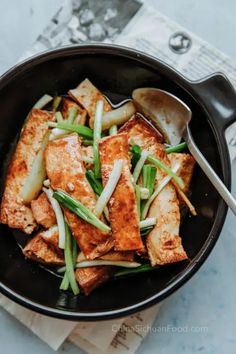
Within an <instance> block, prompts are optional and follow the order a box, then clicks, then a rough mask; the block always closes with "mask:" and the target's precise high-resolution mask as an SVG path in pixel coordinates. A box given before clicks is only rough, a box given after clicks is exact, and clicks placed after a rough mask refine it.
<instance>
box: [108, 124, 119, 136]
mask: <svg viewBox="0 0 236 354" xmlns="http://www.w3.org/2000/svg"><path fill="white" fill-rule="evenodd" d="M117 133H118V129H117V125H113V126H112V127H111V128H110V129H109V135H116V134H117Z"/></svg>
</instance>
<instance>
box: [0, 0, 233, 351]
mask: <svg viewBox="0 0 236 354" xmlns="http://www.w3.org/2000/svg"><path fill="white" fill-rule="evenodd" d="M59 1H60V0H40V1H37V0H21V1H19V0H0V38H1V40H0V73H2V72H3V71H5V70H6V69H7V68H9V67H10V66H11V65H13V64H14V63H15V62H16V60H17V59H18V57H19V56H20V55H21V54H22V52H23V51H24V50H25V49H26V48H27V47H28V46H30V44H31V43H32V42H33V41H34V39H35V37H36V36H37V33H38V31H40V30H41V29H42V28H43V27H44V26H45V24H46V23H47V21H48V19H49V18H50V17H51V15H52V14H53V13H54V11H55V9H56V8H57V6H58V2H59ZM124 1H125V0H124ZM147 2H148V3H149V4H152V5H154V6H156V7H157V8H158V9H159V11H162V12H163V13H164V14H166V15H167V16H169V17H171V18H172V19H174V20H176V21H177V22H179V23H180V24H181V25H183V26H185V27H187V28H188V29H190V30H192V31H193V32H195V33H196V34H198V35H199V36H201V37H202V38H203V39H205V40H207V41H209V42H211V43H212V44H214V45H215V46H216V47H217V48H218V49H220V50H222V51H225V52H226V53H227V54H229V55H231V56H233V57H234V58H236V46H235V44H234V43H235V30H236V24H235V13H236V2H235V0H225V1H224V2H222V1H220V0H204V1H203V0H202V1H201V0H178V1H174V0H147ZM233 180H236V163H234V164H233ZM233 192H234V194H236V183H234V184H233ZM235 230H236V218H235V217H233V215H232V214H231V212H229V214H228V217H227V221H226V223H225V226H224V228H223V231H222V235H221V237H220V239H219V241H218V243H217V245H216V247H215V248H214V250H213V252H212V253H211V255H210V256H209V258H208V259H207V261H206V262H205V264H204V265H203V266H202V268H201V269H200V271H199V272H198V273H197V274H196V275H195V276H194V277H193V278H192V279H191V280H190V281H189V282H188V283H187V284H186V285H185V286H183V287H182V288H181V289H180V290H178V291H177V292H176V293H175V294H174V295H172V296H171V297H169V298H168V299H167V300H166V301H165V303H164V304H163V306H162V308H161V312H160V315H159V316H158V318H157V320H156V322H155V325H154V328H153V331H152V332H151V333H149V335H148V336H147V337H146V339H145V340H144V342H143V344H142V346H141V347H140V348H139V350H138V354H146V353H148V354H154V353H155V354H196V353H201V354H222V353H224V354H234V353H235V352H236V339H235V327H236V306H235V299H236V285H235V284H236V283H235V274H236V261H235V259H236V257H235V255H236V232H235ZM160 327H163V330H162V331H160ZM0 345H1V351H0V352H1V353H6V354H15V353H17V354H23V353H25V351H26V350H27V352H30V353H34V354H42V353H44V354H52V353H53V351H52V350H51V349H50V348H49V347H48V346H47V345H46V344H44V343H43V342H42V341H40V340H39V339H38V338H37V337H35V336H34V335H33V334H32V333H31V332H30V331H29V330H27V329H26V328H25V327H24V326H23V325H21V324H20V323H19V322H17V321H16V320H15V319H13V318H12V317H11V316H9V315H8V314H7V313H6V312H5V311H4V310H0ZM59 353H61V354H62V353H68V354H74V353H80V351H78V349H77V348H76V347H74V346H73V345H71V344H69V343H65V344H64V345H63V346H62V348H61V349H60V350H59Z"/></svg>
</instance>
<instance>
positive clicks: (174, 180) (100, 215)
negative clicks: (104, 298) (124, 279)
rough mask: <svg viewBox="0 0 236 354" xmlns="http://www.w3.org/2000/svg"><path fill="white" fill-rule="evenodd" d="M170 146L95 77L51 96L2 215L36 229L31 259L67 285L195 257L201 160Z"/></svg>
mask: <svg viewBox="0 0 236 354" xmlns="http://www.w3.org/2000/svg"><path fill="white" fill-rule="evenodd" d="M184 149H186V145H185V143H181V144H179V145H177V146H168V145H167V144H166V143H165V141H164V137H163V136H162V134H161V133H160V132H159V131H157V130H156V128H154V127H153V125H152V124H151V122H149V121H148V119H146V117H145V116H143V114H141V113H140V112H139V111H138V108H137V107H136V103H135V102H133V101H132V100H126V102H124V103H121V104H120V105H119V107H118V108H117V107H116V108H114V106H113V105H112V103H111V102H110V101H109V100H108V98H107V97H105V96H104V95H103V94H102V93H101V92H100V91H99V90H98V89H97V88H96V87H95V86H94V85H93V84H92V83H91V82H90V81H89V80H88V79H85V80H84V81H83V82H81V83H80V84H79V85H78V86H77V87H76V88H75V89H73V90H70V91H69V92H68V95H64V96H56V97H54V98H53V97H51V96H49V95H44V96H43V97H42V98H41V99H40V100H39V101H38V102H37V103H36V104H35V106H34V107H33V108H32V110H31V112H30V113H29V115H28V116H27V118H26V121H25V123H24V126H23V128H22V131H21V133H20V137H19V141H18V143H17V145H16V148H15V152H14V154H13V156H12V158H11V161H10V164H9V167H8V172H7V177H6V181H5V189H4V193H3V198H2V202H1V210H0V221H1V223H3V224H7V225H8V226H9V227H11V228H14V229H19V230H21V231H23V232H24V233H26V234H28V237H29V241H28V242H27V244H26V246H25V247H24V249H23V253H24V255H25V257H26V258H28V259H31V260H33V261H36V262H39V263H43V264H46V265H49V266H52V267H55V271H57V272H58V274H61V275H62V281H61V284H60V289H61V290H69V289H71V290H72V291H73V293H74V294H75V295H77V294H79V292H80V290H81V291H82V292H83V293H84V294H86V295H88V294H89V293H91V291H93V290H94V289H95V288H97V287H98V286H99V285H101V284H103V283H104V282H106V281H108V280H110V279H112V278H114V277H118V276H120V275H125V274H137V273H139V272H144V271H149V270H150V269H154V268H155V267H158V266H163V265H168V264H171V263H175V262H179V261H183V260H186V259H188V256H187V254H186V252H185V250H184V247H183V245H182V240H181V235H180V234H179V229H180V222H181V217H182V216H181V212H180V210H181V209H182V207H183V206H184V207H185V208H187V209H189V211H190V213H192V214H193V215H196V211H195V208H194V206H193V205H192V204H191V202H190V200H189V194H190V183H191V179H192V175H193V169H194V165H195V161H194V159H193V157H192V156H191V155H190V154H188V153H186V152H182V150H184Z"/></svg>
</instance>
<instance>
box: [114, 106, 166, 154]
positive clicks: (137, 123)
mask: <svg viewBox="0 0 236 354" xmlns="http://www.w3.org/2000/svg"><path fill="white" fill-rule="evenodd" d="M119 133H128V136H129V143H130V144H137V145H139V146H140V147H141V148H142V149H144V150H146V149H149V150H150V149H151V146H152V145H154V146H155V145H156V143H162V142H163V137H162V135H161V133H159V132H158V131H157V130H156V129H154V128H153V127H152V125H151V124H150V123H149V122H147V121H145V120H144V119H143V118H142V117H141V116H140V114H138V113H136V114H135V116H134V117H133V118H131V119H129V120H128V121H127V122H126V123H125V124H124V125H122V127H121V128H120V129H119Z"/></svg>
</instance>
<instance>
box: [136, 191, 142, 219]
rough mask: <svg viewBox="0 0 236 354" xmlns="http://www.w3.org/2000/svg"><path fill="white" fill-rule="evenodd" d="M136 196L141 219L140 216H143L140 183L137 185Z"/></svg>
mask: <svg viewBox="0 0 236 354" xmlns="http://www.w3.org/2000/svg"><path fill="white" fill-rule="evenodd" d="M135 197H136V205H137V211H138V217H139V219H140V217H141V193H140V187H139V185H138V184H136V185H135Z"/></svg>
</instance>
